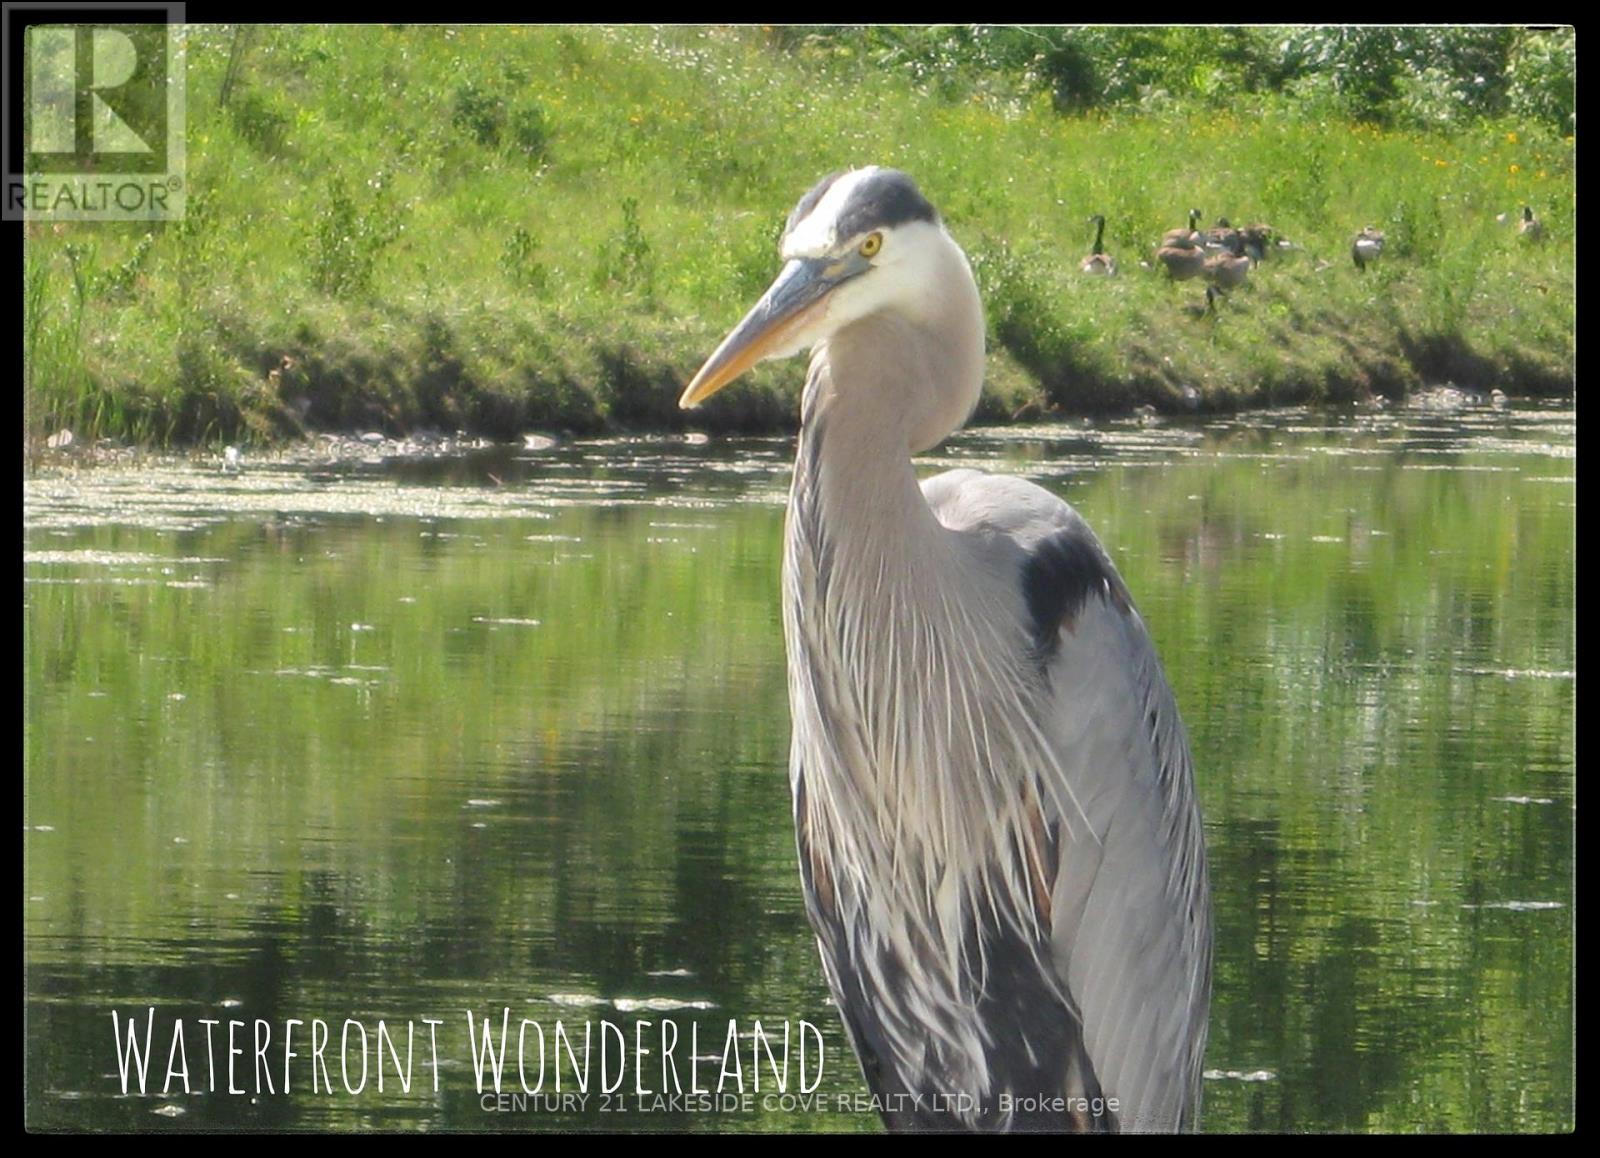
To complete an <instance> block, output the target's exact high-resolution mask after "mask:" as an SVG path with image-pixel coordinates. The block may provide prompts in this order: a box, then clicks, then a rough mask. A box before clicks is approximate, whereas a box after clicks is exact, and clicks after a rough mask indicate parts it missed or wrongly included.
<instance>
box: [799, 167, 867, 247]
mask: <svg viewBox="0 0 1600 1158" xmlns="http://www.w3.org/2000/svg"><path fill="white" fill-rule="evenodd" d="M877 172H878V166H876V165H873V166H871V167H870V168H866V169H856V170H855V171H853V172H850V173H846V174H845V175H844V176H843V177H840V178H839V179H838V180H837V181H835V182H834V183H833V184H832V185H830V186H828V191H827V192H826V193H824V194H823V195H822V198H821V199H820V200H819V201H818V202H817V203H816V204H815V205H813V206H812V207H811V212H810V213H808V214H806V216H805V218H804V219H803V220H801V221H798V222H796V223H795V227H794V228H793V229H791V230H790V231H789V234H788V236H787V237H785V238H784V239H783V250H782V254H783V260H785V261H790V260H792V259H793V258H796V257H821V256H822V255H823V254H825V253H831V252H832V251H833V249H834V247H835V246H836V245H838V243H839V241H840V240H841V239H840V237H839V215H840V214H841V213H843V212H844V207H845V205H846V204H847V203H848V202H849V200H850V197H851V194H853V193H854V192H855V191H856V186H858V185H860V184H861V182H863V181H865V180H866V179H867V178H869V177H871V176H873V174H875V173H877Z"/></svg>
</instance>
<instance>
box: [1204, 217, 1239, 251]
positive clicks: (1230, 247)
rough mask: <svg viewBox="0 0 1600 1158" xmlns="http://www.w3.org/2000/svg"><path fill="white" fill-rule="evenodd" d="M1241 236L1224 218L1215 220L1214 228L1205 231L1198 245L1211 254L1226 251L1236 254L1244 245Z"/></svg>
mask: <svg viewBox="0 0 1600 1158" xmlns="http://www.w3.org/2000/svg"><path fill="white" fill-rule="evenodd" d="M1243 236H1244V235H1243V234H1242V233H1240V231H1239V230H1237V229H1235V228H1234V227H1233V226H1232V224H1230V223H1229V221H1228V219H1227V218H1226V217H1219V218H1217V224H1216V226H1215V227H1214V228H1212V229H1208V230H1206V231H1205V232H1204V233H1202V234H1201V235H1200V243H1201V244H1202V245H1204V246H1205V247H1206V248H1207V249H1209V250H1210V251H1211V252H1212V253H1216V252H1218V251H1220V250H1227V251H1229V252H1230V253H1238V252H1239V251H1240V247H1241V246H1242V245H1243V244H1244V241H1243Z"/></svg>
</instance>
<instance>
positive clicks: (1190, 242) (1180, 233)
mask: <svg viewBox="0 0 1600 1158" xmlns="http://www.w3.org/2000/svg"><path fill="white" fill-rule="evenodd" d="M1199 224H1200V210H1198V209H1191V210H1189V228H1188V229H1169V230H1167V232H1166V233H1165V234H1163V235H1162V238H1161V248H1162V249H1172V248H1176V249H1193V248H1194V247H1195V246H1196V245H1199V244H1200V233H1199V231H1198V230H1197V229H1196V228H1195V227H1196V226H1198V225H1199Z"/></svg>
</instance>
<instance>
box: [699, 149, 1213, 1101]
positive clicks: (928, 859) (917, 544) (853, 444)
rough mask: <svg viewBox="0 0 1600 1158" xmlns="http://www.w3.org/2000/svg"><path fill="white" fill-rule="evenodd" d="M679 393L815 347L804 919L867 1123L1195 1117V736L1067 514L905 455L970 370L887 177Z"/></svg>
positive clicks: (804, 661) (809, 206) (814, 230)
mask: <svg viewBox="0 0 1600 1158" xmlns="http://www.w3.org/2000/svg"><path fill="white" fill-rule="evenodd" d="M782 254H783V257H784V258H785V260H786V264H785V265H784V267H783V270H782V272H781V273H779V275H778V277H777V280H776V281H775V282H773V284H772V286H771V287H770V288H769V289H768V290H767V292H766V294H765V295H763V297H762V298H761V300H760V301H759V302H757V303H756V305H755V307H754V308H752V309H751V311H750V312H749V314H748V315H747V316H746V317H745V318H744V320H743V321H742V322H740V323H739V325H738V326H737V327H736V328H735V329H734V331H733V332H732V333H731V334H729V335H728V337H727V338H726V339H724V340H723V342H722V344H721V345H720V346H718V347H717V350H716V352H715V353H713V354H712V355H711V358H710V359H709V360H708V361H707V362H706V364H705V366H703V367H702V368H701V370H700V372H699V373H698V374H697V375H695V378H694V381H692V382H691V383H690V384H689V387H688V389H686V390H685V391H684V394H683V398H682V400H681V401H682V405H684V406H686V407H692V406H695V405H697V404H699V403H700V402H702V401H704V400H705V399H706V398H708V397H710V396H711V395H712V394H713V393H714V392H716V391H717V390H719V389H720V388H721V387H723V386H724V385H726V384H727V383H728V382H731V381H732V380H733V379H734V378H736V377H737V376H738V375H739V374H741V373H742V372H743V371H744V370H746V369H747V368H749V367H750V366H752V365H754V364H755V363H756V362H757V361H759V360H761V359H763V358H776V357H782V356H785V355H788V354H792V353H795V352H797V351H799V350H802V349H805V348H807V347H811V348H812V350H813V353H812V356H811V368H810V374H809V376H808V378H807V380H806V386H805V392H804V394H803V396H802V399H801V405H800V412H801V422H800V439H799V452H798V455H797V457H796V461H795V469H794V482H793V489H792V491H791V493H790V500H789V511H788V522H787V529H786V532H785V536H786V541H785V549H784V565H783V604H784V633H785V636H786V638H787V642H788V651H789V700H790V708H791V711H792V713H793V739H792V744H791V749H790V781H791V786H792V788H793V791H794V816H795V827H796V830H797V835H798V844H799V854H800V856H799V859H800V870H801V875H802V879H803V883H804V886H805V893H806V907H807V911H808V913H809V915H810V918H811V923H812V925H813V926H814V928H815V929H816V933H817V940H818V942H819V944H820V947H821V950H822V961H823V966H824V968H825V970H826V972H827V975H828V981H829V984H830V985H831V986H832V988H833V994H834V998H835V1000H836V1001H837V1003H838V1006H839V1011H840V1013H841V1014H842V1015H843V1017H844V1021H845V1025H846V1028H847V1029H848V1032H849V1034H850V1039H851V1041H852V1043H853V1044H854V1046H855V1049H856V1053H857V1055H858V1056H859V1057H860V1060H861V1065H862V1069H863V1070H864V1071H865V1074H866V1078H867V1081H868V1083H869V1085H870V1086H871V1088H872V1090H873V1092H874V1093H875V1094H876V1095H877V1096H878V1098H879V1099H880V1103H879V1104H880V1108H881V1110H882V1112H883V1115H884V1118H885V1120H886V1121H887V1123H888V1125H889V1126H890V1127H891V1128H907V1129H955V1128H963V1127H970V1128H991V1129H994V1128H1012V1129H1087V1130H1111V1129H1119V1128H1120V1129H1134V1130H1171V1129H1181V1128H1186V1127H1192V1126H1193V1125H1194V1122H1195V1114H1196V1108H1197V1102H1198V1096H1199V1086H1200V1072H1201V1071H1200V1062H1201V1054H1202V1053H1203V1051H1204V1046H1205V1039H1206V1014H1207V1007H1208V1005H1209V1002H1210V976H1211V901H1210V893H1209V887H1208V884H1207V878H1206V861H1205V848H1204V843H1203V838H1202V834H1201V828H1200V813H1199V809H1198V807H1197V805H1196V801H1195V796H1194V786H1193V782H1192V774H1191V770H1190V762H1189V749H1188V743H1187V741H1186V739H1185V737H1184V730H1183V724H1182V722H1181V721H1180V720H1179V718H1178V710H1177V706H1176V704H1175V703H1174V702H1173V697H1172V692H1171V689H1170V688H1168V686H1167V681H1166V678H1165V676H1164V675H1163V674H1162V670H1161V664H1160V661H1159V660H1158V659H1157V658H1156V653H1155V649H1154V647H1153V646H1152V645H1151V642H1150V637H1149V635H1147V634H1146V632H1145V627H1144V624H1143V622H1142V621H1141V620H1140V618H1139V615H1138V613H1137V612H1136V611H1135V610H1134V608H1133V602H1132V600H1131V599H1130V598H1129V595H1128V591H1127V588H1126V587H1125V586H1124V585H1123V582H1122V580H1121V578H1120V577H1119V576H1118V575H1117V570H1116V568H1115V567H1114V566H1112V563H1111V560H1110V559H1109V558H1107V556H1106V553H1105V551H1104V550H1103V549H1102V548H1101V546H1100V543H1099V542H1098V540H1096V538H1095V537H1094V534H1093V533H1092V532H1091V531H1090V530H1089V527H1088V526H1087V525H1086V524H1085V523H1084V521H1083V519H1082V518H1080V517H1079V516H1078V514H1077V512H1075V511H1074V510H1073V509H1072V508H1071V507H1070V506H1068V505H1067V504H1066V503H1064V502H1062V501H1061V500H1060V499H1059V498H1057V497H1055V496H1054V495H1052V494H1050V493H1049V492H1047V491H1045V490H1043V489H1042V488H1040V487H1038V486H1035V485H1033V484H1032V483H1028V482H1024V481H1022V480H1021V479H1016V478H1003V477H997V476H993V475H986V474H982V473H980V472H978V471H973V470H954V471H948V472H946V473H944V474H940V475H937V476H935V477H933V478H930V479H928V480H927V481H926V482H923V483H921V484H920V485H919V484H918V482H917V477H916V474H915V473H914V471H913V469H912V462H911V457H912V455H914V454H917V453H920V452H922V451H925V450H928V449H929V448H930V447H932V446H934V445H935V444H937V443H938V442H940V441H942V440H943V439H944V438H945V437H946V436H948V435H949V434H951V433H952V432H953V431H955V430H956V429H957V428H958V427H960V426H961V425H962V423H964V422H965V421H966V419H967V417H968V416H969V415H970V414H971V412H972V409H973V407H974V405H975V404H976V402H977V400H978V392H979V388H980V386H981V384H982V381H983V354H984V349H983V346H984V331H983V309H982V306H981V304H980V302H979V298H978V288H977V285H976V284H975V283H974V281H973V277H972V271H971V269H970V268H969V266H968V264H967V259H966V255H965V254H963V253H962V251H961V249H960V248H959V247H958V246H957V245H956V243H955V241H953V240H952V239H951V237H950V235H949V234H948V233H947V232H946V231H945V229H944V227H943V225H942V224H941V222H940V219H939V215H938V214H937V213H936V212H935V210H934V208H933V206H932V205H931V204H929V203H928V201H927V200H926V199H925V198H924V197H923V196H922V194H921V193H920V192H919V191H918V189H917V187H916V185H915V184H913V183H912V181H911V179H910V178H909V177H907V176H906V175H905V174H903V173H899V172H896V171H893V170H887V169H879V168H867V169H858V170H855V171H853V172H849V173H835V174H833V175H832V176H829V177H826V178H824V179H823V180H822V181H821V182H819V183H818V184H817V185H816V186H815V187H814V188H813V189H812V190H811V191H810V192H809V193H807V194H806V195H805V196H804V197H802V198H801V199H800V203H799V204H798V205H797V206H795V209H794V212H793V213H791V214H790V215H789V221H788V226H787V228H786V230H785V232H784V237H783V244H782Z"/></svg>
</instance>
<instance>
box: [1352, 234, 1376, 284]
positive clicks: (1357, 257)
mask: <svg viewBox="0 0 1600 1158" xmlns="http://www.w3.org/2000/svg"><path fill="white" fill-rule="evenodd" d="M1382 252H1383V230H1381V229H1374V228H1372V226H1370V225H1369V226H1367V227H1366V228H1365V229H1363V230H1362V231H1361V232H1360V233H1358V234H1356V239H1355V241H1354V242H1353V243H1352V244H1351V246H1350V257H1351V260H1353V261H1354V262H1355V263H1356V268H1357V269H1359V270H1361V271H1362V272H1363V273H1365V272H1366V269H1367V262H1369V261H1376V260H1377V259H1378V255H1379V254H1380V253H1382Z"/></svg>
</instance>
